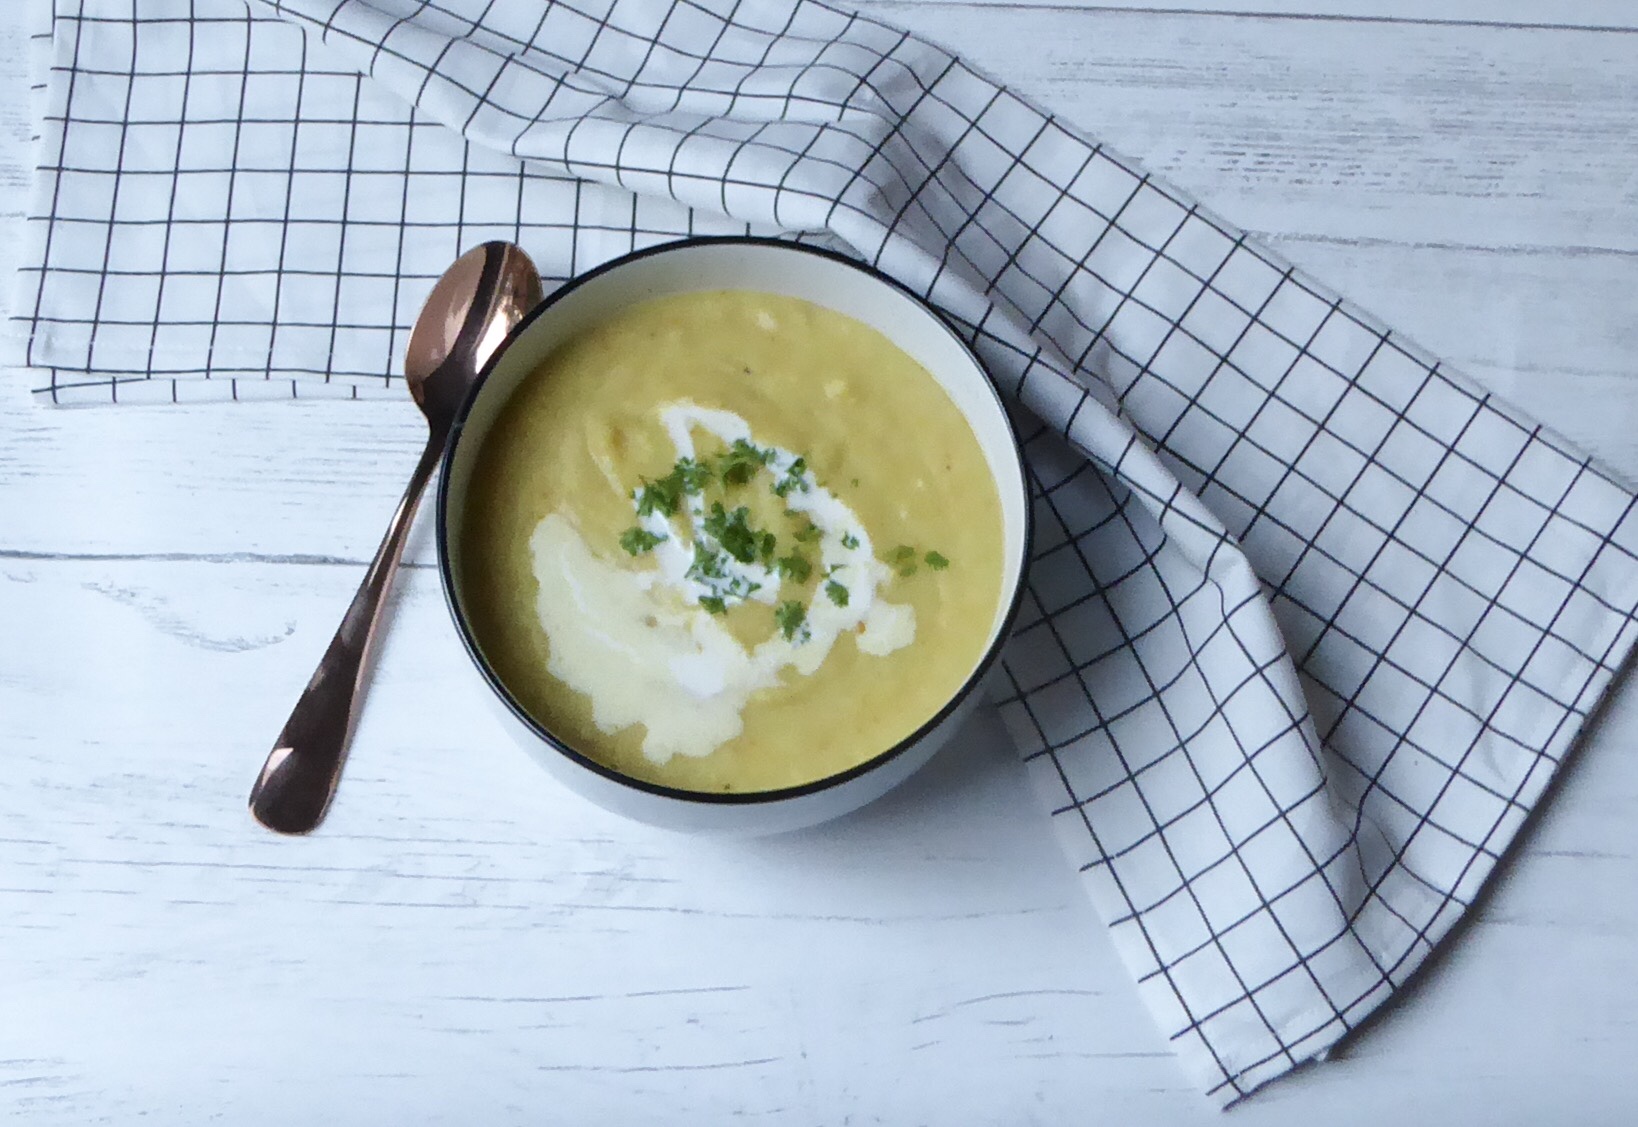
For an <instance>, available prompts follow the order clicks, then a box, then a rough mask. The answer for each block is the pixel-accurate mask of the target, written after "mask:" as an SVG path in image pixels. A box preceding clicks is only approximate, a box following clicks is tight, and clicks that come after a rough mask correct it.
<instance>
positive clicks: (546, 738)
mask: <svg viewBox="0 0 1638 1127" xmlns="http://www.w3.org/2000/svg"><path fill="white" fill-rule="evenodd" d="M722 289H745V290H761V291H764V292H769V293H777V294H785V295H788V296H790V297H796V298H802V299H804V300H807V301H811V302H813V303H815V304H817V305H822V306H826V307H828V308H830V309H834V310H836V311H837V312H839V313H844V314H846V315H847V316H849V317H852V318H854V319H855V320H858V321H862V322H864V323H865V324H867V325H869V326H871V327H872V328H874V329H876V330H878V331H879V332H881V333H883V334H884V335H886V336H887V338H888V339H889V340H891V341H892V342H893V343H894V344H896V345H897V346H898V347H899V348H901V349H903V350H904V351H905V352H907V353H909V354H910V355H911V356H912V357H914V358H915V359H916V360H917V361H918V362H919V363H920V364H921V365H922V367H924V368H926V369H927V371H928V372H930V373H932V375H933V377H934V378H935V379H936V380H938V382H939V384H940V385H941V386H942V387H943V388H944V390H945V391H946V392H947V393H948V394H949V396H950V398H951V399H952V400H953V401H954V402H955V404H956V406H957V407H958V408H959V409H960V410H961V413H962V414H963V415H964V416H966V419H967V422H968V424H969V425H970V426H971V427H972V429H973V433H974V434H975V435H976V436H977V437H978V443H979V446H980V448H981V449H982V450H983V452H984V457H985V459H986V460H987V461H988V463H989V468H990V473H991V474H992V475H993V477H994V479H995V482H996V486H997V491H998V492H999V494H1000V498H1001V516H1002V526H1003V531H1002V535H1003V536H1004V537H1005V539H1006V545H1005V547H1006V552H1005V568H1004V571H1003V576H1002V580H1003V583H1002V597H1001V599H1000V600H999V602H998V604H997V606H996V611H995V617H994V620H993V621H992V622H991V624H990V632H989V636H988V640H987V641H986V643H985V646H984V651H983V655H982V656H981V657H980V658H979V659H978V660H977V661H975V662H974V663H973V667H972V670H971V672H970V674H969V675H968V677H967V679H966V680H965V681H964V682H963V684H962V686H961V688H960V690H959V691H958V692H956V693H955V694H954V695H953V696H952V697H951V698H950V699H949V701H948V702H947V703H946V704H945V705H944V707H943V708H941V709H940V710H939V711H938V713H937V714H936V715H934V716H931V717H929V718H928V720H927V722H926V723H924V724H923V725H922V726H921V727H920V728H918V729H917V730H916V731H915V732H914V733H913V734H912V735H911V736H909V737H908V738H907V739H905V740H903V741H901V742H900V743H898V744H897V745H895V746H894V747H891V748H887V749H885V750H883V751H882V752H881V753H880V754H878V755H876V756H874V757H872V758H871V759H869V760H867V761H866V762H864V763H862V764H860V765H858V766H856V767H854V768H852V769H850V770H848V771H845V772H843V773H841V774H838V775H833V776H830V777H828V778H824V779H821V780H818V781H817V782H813V783H809V784H807V785H804V786H800V787H791V788H787V789H783V790H775V791H761V792H752V793H738V794H706V793H699V792H694V791H685V790H678V789H673V788H669V787H664V786H659V785H657V784H654V783H650V782H646V781H643V780H639V779H633V778H631V777H629V776H627V775H623V774H620V773H618V772H616V771H613V770H610V769H609V768H607V767H605V766H603V765H602V764H600V763H597V762H595V761H593V760H592V759H589V758H588V757H586V756H584V755H582V754H581V753H579V752H578V751H576V750H575V749H574V748H573V747H571V746H569V745H568V744H567V743H565V742H564V741H563V740H561V739H559V738H558V737H557V736H556V735H554V734H553V733H552V732H551V731H550V730H548V729H547V728H546V727H545V725H543V724H542V723H541V722H540V721H539V720H537V719H536V718H535V717H533V716H531V715H530V714H529V713H528V712H527V711H525V710H524V709H523V707H522V706H521V705H519V704H518V702H517V700H516V699H515V698H514V697H513V696H512V694H511V693H510V692H509V691H508V690H507V688H506V686H505V684H503V683H502V682H501V680H500V678H499V677H498V676H496V674H495V671H494V670H493V669H492V668H490V666H489V664H488V662H487V661H485V660H484V657H483V653H482V651H481V649H480V648H479V646H478V644H477V641H476V639H475V638H474V637H473V634H472V628H471V626H470V625H469V623H468V621H467V616H466V613H465V611H464V609H463V605H462V597H461V560H460V552H459V549H458V547H457V546H458V545H459V544H460V542H461V520H462V516H463V514H464V512H465V511H466V505H465V500H466V495H467V490H468V488H469V486H470V483H471V478H472V467H473V464H474V462H475V460H476V454H477V451H478V448H479V446H481V445H482V443H483V439H484V436H485V435H486V434H487V433H488V431H489V429H490V427H491V426H492V425H493V424H494V421H495V418H496V415H497V413H498V412H499V410H500V408H501V406H502V405H503V404H504V403H505V401H506V399H507V397H508V396H509V395H510V394H511V393H512V391H513V389H514V388H516V387H517V386H518V384H519V383H520V382H521V381H523V380H525V379H527V378H528V377H529V375H530V374H531V373H532V372H533V371H534V370H535V368H536V367H538V366H539V364H540V363H541V362H542V361H543V360H544V359H545V358H546V357H547V356H548V355H549V354H550V353H551V352H552V351H553V350H554V349H555V348H556V347H557V346H558V345H559V344H560V343H562V342H563V341H564V340H566V339H568V338H569V337H571V336H573V335H574V334H576V333H578V332H580V331H581V330H583V329H585V328H587V327H589V326H591V325H594V324H596V323H598V322H600V321H603V320H605V319H606V318H608V317H609V316H610V315H611V314H612V313H614V312H615V311H617V310H620V309H623V308H625V307H627V306H630V305H632V304H635V303H637V302H641V301H646V300H648V299H650V298H656V297H664V296H666V295H669V294H677V293H687V292H692V291H698V290H722ZM1029 526H1030V504H1029V493H1028V489H1027V486H1026V484H1025V479H1024V471H1023V464H1022V458H1021V455H1020V453H1019V449H1018V440H1017V437H1016V436H1015V435H1014V433H1013V430H1012V426H1011V424H1010V423H1009V421H1008V419H1007V415H1006V412H1005V410H1004V409H1003V408H1002V406H1001V401H1000V399H999V397H998V396H997V395H996V391H995V387H994V385H993V384H992V383H991V382H990V379H989V377H988V376H986V375H985V373H984V370H983V368H982V367H980V365H979V363H978V361H977V359H976V358H975V357H974V356H973V354H972V352H971V351H970V350H969V349H968V348H967V346H966V345H965V344H964V343H963V342H962V340H961V339H960V338H959V337H958V336H957V335H956V334H955V332H954V331H952V330H951V328H950V327H949V325H947V324H946V323H945V322H944V321H943V320H942V319H941V318H940V317H939V316H938V314H936V313H934V312H933V311H932V310H931V309H930V308H929V307H928V306H927V305H926V304H924V303H923V302H922V301H921V300H920V299H918V298H917V297H915V296H914V295H913V294H911V293H910V292H909V291H908V290H906V289H904V288H903V287H902V286H900V285H899V284H898V283H896V282H894V281H892V280H891V279H890V278H888V277H887V276H886V275H884V274H881V273H879V272H877V271H874V270H871V269H870V268H868V267H864V266H861V265H859V264H857V263H855V262H853V261H852V260H850V259H847V258H844V257H842V256H841V255H837V254H833V253H831V252H829V251H822V250H817V249H814V248H811V247H801V246H797V245H796V244H793V243H787V242H781V241H776V240H770V239H753V238H720V239H719V238H708V239H689V240H686V241H683V242H678V243H668V244H666V245H664V246H660V247H655V248H652V249H650V250H644V251H638V252H637V253H635V254H631V255H628V256H626V257H624V258H620V259H616V260H615V261H613V262H610V263H607V264H606V265H604V266H601V267H599V268H598V269H596V270H593V271H591V272H590V273H587V274H583V275H581V276H580V277H578V278H575V279H574V280H572V281H570V282H569V283H567V284H566V285H564V286H563V287H562V288H561V289H559V290H558V291H557V292H556V293H554V294H552V296H551V297H549V298H547V300H546V301H545V302H544V303H542V304H541V305H540V306H539V307H538V308H537V309H535V311H534V312H533V313H531V314H530V315H529V316H528V317H527V318H526V319H525V320H524V321H523V323H522V324H521V325H519V326H518V327H517V329H516V330H514V332H513V333H512V335H511V336H510V337H508V338H507V340H506V342H505V344H503V345H502V347H501V349H500V350H499V351H498V352H497V353H496V354H495V356H494V357H493V358H492V359H491V360H490V362H489V364H488V365H487V366H486V369H485V371H484V374H483V377H482V379H481V380H480V381H479V383H478V385H477V386H476V387H474V388H473V390H472V393H471V394H470V395H469V396H468V397H467V400H466V403H465V405H464V406H463V407H462V408H461V412H460V414H459V415H458V416H457V418H456V422H455V429H454V432H453V434H452V435H451V438H450V444H449V449H448V451H447V453H446V454H445V458H444V464H443V474H442V477H441V481H440V484H439V487H438V502H437V540H438V563H439V571H440V574H441V575H442V578H443V585H444V595H445V598H446V599H447V600H448V603H449V608H450V613H451V614H453V615H454V618H455V626H456V629H457V631H458V632H459V633H460V636H461V640H462V642H463V643H464V644H465V645H466V649H467V653H468V654H470V655H471V657H472V661H473V664H474V665H475V666H476V667H477V669H478V672H479V673H480V674H481V675H482V676H483V678H484V680H485V681H487V682H488V684H489V687H490V688H491V689H492V690H493V691H494V696H495V699H496V700H497V702H498V703H499V705H500V706H501V708H500V711H501V715H502V717H503V719H504V721H505V723H506V725H507V727H508V728H509V729H510V730H511V731H512V733H513V735H514V736H515V737H516V738H517V739H518V741H519V742H520V743H521V744H522V746H523V747H524V748H525V750H527V751H528V752H529V753H530V754H531V755H532V756H533V757H534V758H535V760H536V761H537V762H539V763H540V765H541V766H542V767H544V768H546V770H547V771H548V772H550V773H551V774H552V775H554V776H555V777H556V778H557V779H558V780H559V781H560V782H562V783H564V784H565V785H567V786H568V787H569V788H570V789H572V790H574V791H577V792H578V793H580V794H581V795H583V796H584V797H586V798H588V799H590V800H591V801H593V802H595V803H597V804H598V805H600V806H603V807H605V808H607V809H609V810H612V811H615V812H616V813H620V814H625V815H628V816H630V817H632V818H636V819H639V820H641V821H644V822H648V823H651V824H654V825H660V826H666V827H670V828H673V829H679V830H696V831H715V832H725V833H744V834H757V833H774V832H779V831H782V830H790V829H796V828H798V827H801V826H808V825H813V824H815V823H817V822H822V821H825V820H827V819H830V818H834V817H837V816H838V815H841V814H845V813H847V812H848V811H850V810H854V809H856V808H858V807H860V806H863V805H864V804H865V803H867V802H869V801H871V800H872V799H875V798H878V797H880V796H881V795H883V794H885V793H887V791H888V790H890V789H892V788H893V787H894V786H895V785H897V784H898V783H900V782H902V781H903V780H904V779H905V778H907V777H908V776H909V775H910V774H911V773H912V772H913V771H915V770H916V769H917V768H918V767H920V766H922V764H924V763H926V762H927V760H928V759H930V758H932V755H933V753H934V752H935V751H937V750H938V748H939V746H940V745H941V744H943V743H944V741H945V740H946V739H948V738H949V736H950V733H951V732H952V731H954V730H955V728H956V727H957V726H958V725H959V724H960V722H961V719H962V718H963V716H965V715H966V713H967V712H968V710H969V709H971V708H972V706H973V705H974V704H975V703H976V702H977V700H978V697H979V695H980V694H979V693H978V692H977V691H976V690H977V689H978V686H979V684H980V682H981V681H982V679H983V677H984V675H985V673H986V672H987V671H988V670H989V668H990V666H991V665H992V664H993V663H994V661H995V658H996V656H997V654H998V653H999V652H1000V649H1001V645H1002V642H1003V641H1004V640H1005V639H1006V636H1007V634H1008V633H1009V632H1010V627H1011V624H1012V620H1013V617H1014V615H1015V614H1016V612H1017V609H1018V602H1019V596H1020V593H1021V592H1022V590H1023V582H1022V580H1023V572H1024V562H1025V557H1026V553H1027V551H1028V545H1029V539H1030V537H1029V531H1030V528H1029Z"/></svg>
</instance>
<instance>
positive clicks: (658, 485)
mask: <svg viewBox="0 0 1638 1127" xmlns="http://www.w3.org/2000/svg"><path fill="white" fill-rule="evenodd" d="M710 483H711V467H710V466H707V465H704V464H703V463H700V462H696V461H695V460H694V459H692V458H678V459H677V461H676V463H675V464H674V465H673V466H672V467H671V472H670V473H668V474H666V475H665V476H664V477H662V478H660V479H659V480H658V481H650V480H648V478H646V477H645V478H644V479H643V484H642V485H641V486H640V487H639V488H638V489H636V490H635V491H633V493H632V497H633V498H634V499H635V500H636V502H637V515H638V516H643V517H646V516H648V515H649V514H650V513H662V514H664V515H665V516H672V515H674V514H675V513H676V511H677V506H678V505H680V504H681V503H682V499H683V497H685V496H690V497H691V496H693V495H695V494H697V493H699V492H700V491H701V490H703V489H704V488H705V487H706V486H707V485H709V484H710Z"/></svg>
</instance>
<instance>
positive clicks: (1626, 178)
mask: <svg viewBox="0 0 1638 1127" xmlns="http://www.w3.org/2000/svg"><path fill="white" fill-rule="evenodd" d="M882 10H883V13H884V14H891V15H892V16H893V17H895V18H896V19H898V20H899V22H902V23H904V24H906V25H909V26H910V27H911V28H912V29H913V30H916V31H919V32H921V33H923V34H926V35H927V36H929V37H930V38H933V39H935V40H937V41H939V42H941V43H943V44H945V45H946V46H948V47H950V48H951V49H953V50H956V51H958V52H960V53H961V54H962V55H964V56H965V57H967V58H968V59H969V60H970V61H972V62H973V63H975V64H977V65H979V66H981V67H983V68H984V69H986V70H987V71H988V72H989V73H990V74H992V75H995V76H999V77H1002V78H1004V79H1005V80H1006V81H1007V82H1008V83H1009V84H1011V85H1012V86H1013V88H1015V89H1017V90H1018V91H1019V92H1020V93H1024V94H1027V95H1030V96H1032V97H1034V98H1035V99H1037V100H1038V101H1040V102H1041V103H1042V104H1044V105H1045V106H1047V107H1048V108H1050V109H1052V110H1054V111H1056V112H1058V113H1059V114H1061V115H1062V116H1063V117H1064V118H1065V119H1066V120H1068V121H1070V122H1073V123H1075V124H1077V125H1079V126H1080V127H1082V128H1083V129H1084V130H1086V131H1087V132H1088V133H1089V134H1091V135H1092V136H1094V137H1096V138H1097V139H1099V140H1101V141H1104V142H1105V143H1107V144H1109V145H1110V146H1112V147H1113V148H1114V149H1116V150H1118V151H1120V152H1123V153H1125V154H1127V155H1128V156H1130V157H1132V158H1135V159H1136V160H1138V161H1140V162H1141V163H1142V164H1143V165H1144V167H1146V168H1147V169H1148V170H1149V171H1150V172H1153V173H1156V174H1158V175H1160V176H1162V177H1164V178H1166V179H1168V180H1170V181H1172V182H1173V183H1175V184H1177V185H1178V186H1179V187H1181V188H1182V189H1183V190H1185V191H1187V192H1189V193H1191V194H1193V195H1194V196H1196V197H1197V198H1199V199H1201V200H1202V201H1204V202H1205V203H1206V204H1207V205H1208V206H1210V207H1211V208H1213V209H1214V210H1215V211H1217V212H1218V213H1219V214H1221V215H1223V216H1224V217H1225V218H1227V219H1228V220H1230V221H1232V222H1234V223H1235V224H1237V225H1239V226H1242V227H1246V228H1249V229H1251V230H1253V231H1258V232H1266V233H1279V234H1286V235H1292V234H1302V235H1307V236H1316V237H1325V238H1333V239H1359V240H1389V241H1399V242H1413V243H1439V244H1448V245H1453V246H1471V247H1482V248H1487V249H1522V250H1527V251H1534V250H1538V249H1540V248H1542V247H1555V248H1562V249H1567V250H1579V249H1584V248H1590V249H1607V250H1617V251H1622V252H1633V251H1638V193H1635V192H1634V191H1633V189H1632V185H1633V176H1634V163H1633V162H1634V158H1633V153H1634V152H1638V35H1625V34H1607V33H1606V34H1595V33H1589V32H1582V31H1539V32H1516V31H1509V30H1506V29H1501V28H1489V27H1442V26H1424V25H1409V24H1373V23H1356V24H1348V25H1336V24H1326V23H1322V22H1315V21H1300V20H1272V19H1245V20H1228V19H1219V18H1212V17H1202V16H1197V15H1157V14H1153V13H1140V12H1129V11H1077V10H1070V9H1064V8H1018V9H1016V10H1013V9H1008V10H1005V11H1000V10H996V9H992V8H987V7H982V6H968V5H942V4H912V5H905V6H902V7H899V8H893V9H892V10H891V12H890V13H889V12H888V9H887V8H883V9H882ZM1003 29H1004V32H1005V33H1004V34H999V33H998V32H1001V31H1002V30H1003Z"/></svg>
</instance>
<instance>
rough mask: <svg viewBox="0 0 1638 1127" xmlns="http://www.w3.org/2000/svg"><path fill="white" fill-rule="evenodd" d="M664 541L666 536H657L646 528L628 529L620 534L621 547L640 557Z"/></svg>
mask: <svg viewBox="0 0 1638 1127" xmlns="http://www.w3.org/2000/svg"><path fill="white" fill-rule="evenodd" d="M664 539H665V537H664V536H657V535H655V534H654V533H652V532H650V531H649V530H648V529H646V528H628V529H626V530H625V531H624V532H622V533H621V534H620V547H622V548H624V549H625V550H626V551H627V552H629V553H631V554H632V555H634V556H640V555H642V554H643V553H644V552H647V551H651V550H652V549H653V548H654V545H656V544H658V543H659V542H660V541H661V540H664Z"/></svg>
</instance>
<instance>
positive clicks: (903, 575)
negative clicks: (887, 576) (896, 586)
mask: <svg viewBox="0 0 1638 1127" xmlns="http://www.w3.org/2000/svg"><path fill="white" fill-rule="evenodd" d="M914 574H916V565H915V564H905V565H904V566H903V567H901V568H899V578H900V579H909V578H910V577H911V576H912V575H914Z"/></svg>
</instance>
